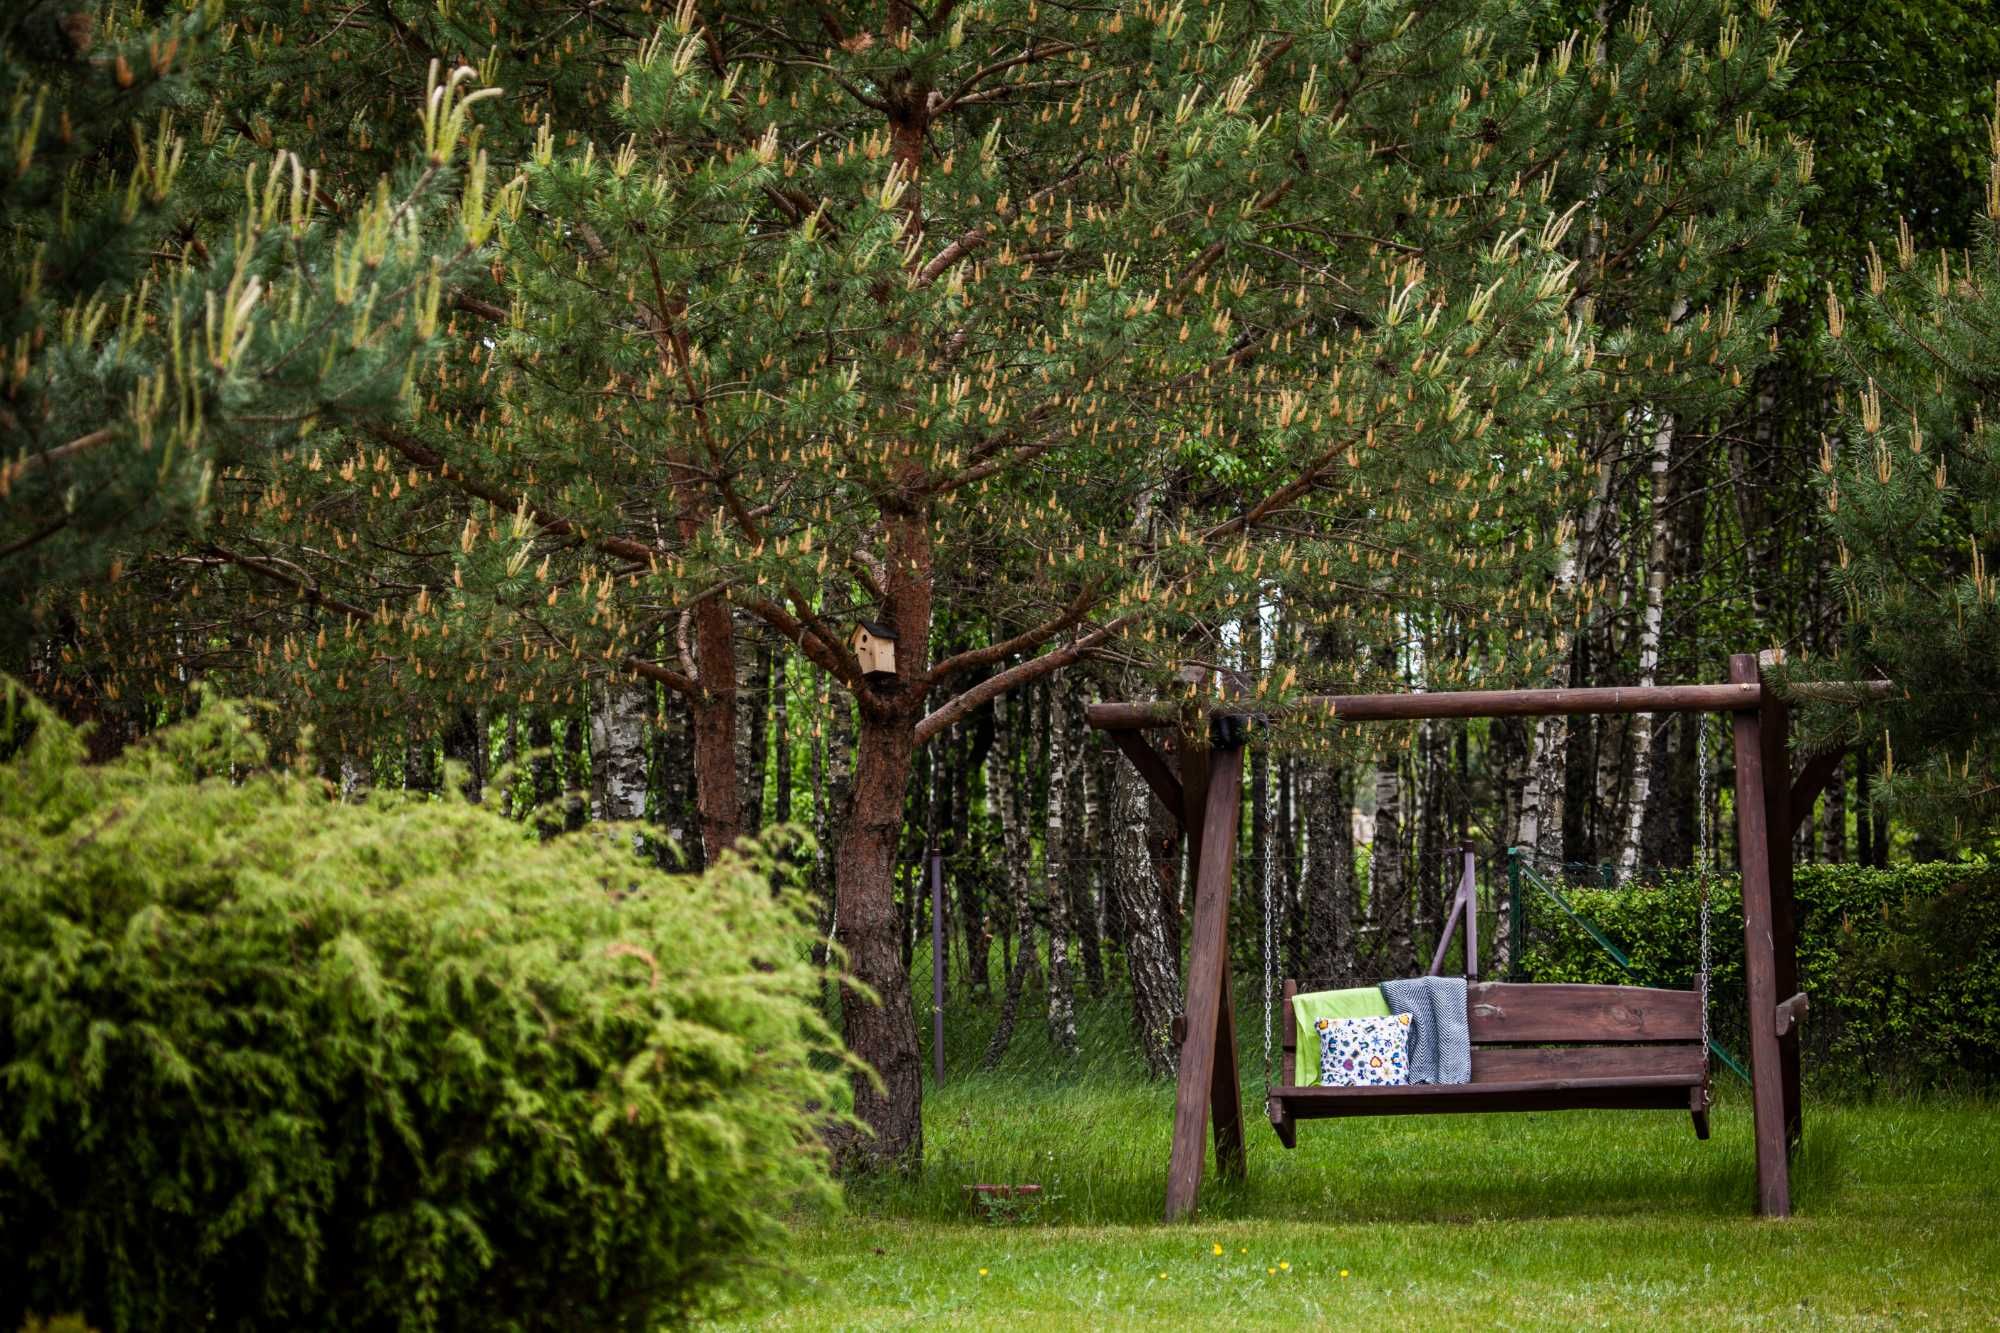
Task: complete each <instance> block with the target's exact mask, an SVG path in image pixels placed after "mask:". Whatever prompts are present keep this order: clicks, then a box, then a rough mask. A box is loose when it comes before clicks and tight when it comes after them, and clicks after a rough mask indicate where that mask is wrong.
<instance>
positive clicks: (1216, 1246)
mask: <svg viewBox="0 0 2000 1333" xmlns="http://www.w3.org/2000/svg"><path fill="white" fill-rule="evenodd" d="M1210 1248H1211V1249H1213V1250H1214V1251H1215V1252H1216V1253H1217V1254H1221V1253H1222V1242H1221V1241H1217V1242H1216V1243H1215V1244H1214V1245H1212V1246H1211V1247H1210Z"/></svg>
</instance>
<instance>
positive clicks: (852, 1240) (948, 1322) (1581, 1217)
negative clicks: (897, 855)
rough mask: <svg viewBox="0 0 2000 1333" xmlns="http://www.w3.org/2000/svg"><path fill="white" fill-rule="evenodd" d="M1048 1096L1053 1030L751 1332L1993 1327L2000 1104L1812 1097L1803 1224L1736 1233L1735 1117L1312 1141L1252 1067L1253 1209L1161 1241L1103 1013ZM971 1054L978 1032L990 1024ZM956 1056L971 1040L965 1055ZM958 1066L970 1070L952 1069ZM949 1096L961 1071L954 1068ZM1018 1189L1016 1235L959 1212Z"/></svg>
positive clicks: (869, 1190)
mask: <svg viewBox="0 0 2000 1333" xmlns="http://www.w3.org/2000/svg"><path fill="white" fill-rule="evenodd" d="M1090 1008H1091V1009H1092V1010H1095V1012H1087V1013H1086V1014H1085V1016H1084V1033H1083V1035H1084V1049H1083V1052H1082V1054H1081V1056H1080V1057H1079V1059H1078V1060H1077V1062H1076V1063H1075V1064H1074V1065H1073V1066H1071V1067H1070V1069H1069V1070H1068V1072H1066V1073H1065V1074H1064V1075H1062V1076H1060V1077H1058V1076H1053V1075H1051V1073H1050V1072H1049V1071H1050V1068H1051V1065H1050V1063H1049V1054H1048V1049H1047V1041H1046V1036H1045V1034H1044V1032H1043V1031H1042V1027H1043V1025H1042V1023H1041V1021H1040V1011H1039V1009H1038V1008H1034V1009H1031V1008H1029V1007H1028V1006H1027V1005H1024V1006H1023V1009H1024V1013H1023V1021H1022V1024H1021V1033H1020V1037H1019V1038H1018V1039H1017V1041H1016V1044H1015V1045H1016V1049H1015V1050H1013V1051H1011V1052H1010V1053H1009V1057H1008V1059H1007V1060H1006V1061H1004V1062H1003V1063H1002V1065H1001V1067H1000V1068H999V1069H998V1070H996V1071H994V1072H992V1073H984V1072H980V1073H972V1072H966V1073H959V1074H957V1075H955V1076H952V1077H949V1078H948V1079H947V1081H946V1083H945V1085H944V1086H943V1087H942V1088H941V1089H936V1090H933V1091H932V1092H931V1094H930V1095H929V1097H928V1098H927V1099H926V1103H925V1116H924V1123H925V1144H926V1151H925V1166H924V1169H923V1170H922V1172H921V1173H919V1174H918V1175H916V1176H913V1177H910V1178H906V1179H899V1180H893V1181H888V1182H865V1183H862V1184H859V1185H857V1186H855V1187H853V1188H851V1189H850V1190H849V1192H848V1202H847V1208H846V1211H845V1212H844V1213H842V1214H841V1215H839V1216H837V1217H826V1218H812V1219H801V1223H800V1226H799V1229H798V1230H797V1232H796V1233H795V1237H794V1246H793V1249H792V1251H791V1255H790V1264H791V1266H792V1268H793V1270H794V1274H795V1277H796V1281H795V1283H794V1284H793V1285H792V1286H791V1287H790V1288H789V1289H788V1291H787V1292H786V1294H785V1296H784V1297H783V1299H782V1300H781V1301H780V1302H779V1303H778V1304H777V1305H776V1306H774V1307H772V1308H769V1309H766V1310H764V1311H762V1312H760V1313H759V1314H758V1315H757V1316H756V1318H755V1319H754V1320H751V1321H747V1322H749V1323H752V1324H754V1325H756V1326H760V1327H771V1328H794V1329H813V1330H816V1331H822V1330H832V1329H888V1328H920V1327H921V1328H931V1327H946V1328H1006V1329H1012V1330H1020V1329H1040V1328H1079V1329H1081V1328H1091V1329H1096V1328H1155V1327H1157V1328H1243V1329H1251V1328H1282V1327H1287V1326H1290V1327H1306V1328H1349V1327H1353V1328H1376V1327H1409V1328H1419V1329H1431V1328H1524V1329H1525V1328H1537V1329H1540V1328H1641V1327H1643V1328H1647V1329H1677V1328H1690V1329H1692V1328H1739V1327H1767V1328H1786V1329H1791V1328H1888V1327H1897V1326H1902V1327H1907V1326H1920V1327H1926V1328H1991V1327H1994V1326H1995V1325H1996V1322H2000V1225H1996V1223H2000V1105H1997V1104H1995V1103H1992V1102H1987V1101H1978V1100H1952V1099H1934V1100H1933V1099H1927V1100H1921V1101H1898V1100H1877V1101H1871V1102H1865V1103H1842V1102H1830V1101H1828V1100H1827V1099H1826V1098H1824V1097H1822V1098H1817V1099H1816V1098H1813V1097H1811V1096H1809V1097H1808V1099H1807V1103H1806V1114H1807V1124H1806V1140H1805V1146H1804V1148H1803V1149H1802V1150H1801V1152H1800V1155H1799V1157H1798V1159H1797V1160H1796V1162H1795V1163H1794V1167H1793V1176H1792V1193H1793V1199H1794V1202H1795V1206H1796V1209H1797V1214H1798V1215H1797V1216H1796V1217H1794V1218H1792V1219H1791V1220H1789V1221H1785V1222H1768V1221H1760V1220H1758V1219H1756V1218H1754V1217H1752V1216H1751V1215H1750V1208H1751V1202H1752V1199H1753V1196H1754V1158H1753V1151H1752V1145H1751V1137H1750V1105H1749V1098H1748V1096H1747V1094H1746V1093H1744V1092H1743V1090H1742V1089H1741V1088H1740V1087H1739V1086H1737V1085H1735V1084H1734V1083H1733V1082H1729V1083H1726V1084H1725V1085H1724V1086H1722V1087H1721V1088H1720V1090H1719V1091H1720V1097H1719V1102H1718V1105H1717V1106H1716V1109H1715V1113H1714V1121H1715V1133H1714V1137H1713V1138H1712V1139H1710V1140H1709V1141H1708V1142H1706V1143H1702V1142H1698V1141H1697V1140H1696V1139H1695V1138H1694V1135H1693V1133H1692V1131H1691V1129H1690V1127H1689V1124H1688V1118H1687V1116H1686V1115H1685V1114H1684V1113H1671V1112H1653V1111H1648V1112H1568V1113H1563V1114H1555V1115H1508V1116H1427V1117H1402V1118H1391V1119H1379V1120H1350V1121H1329V1122H1322V1123H1318V1124H1308V1125H1305V1126H1303V1127H1302V1128H1301V1130H1300V1134H1299V1147H1298V1149H1297V1150H1296V1151H1294V1152H1286V1151H1285V1150H1284V1149H1283V1148H1281V1147H1280V1146H1279V1144H1278V1142H1277V1138H1276V1136H1275V1135H1273V1134H1272V1133H1271V1132H1270V1130H1269V1129H1268V1128H1267V1127H1266V1126H1265V1124H1264V1120H1263V1115H1262V1107H1261V1100H1262V1069H1261V1062H1260V1041H1261V1034H1260V1031H1259V1025H1260V1020H1259V1019H1258V1018H1257V1017H1256V1016H1255V1015H1253V1014H1251V1013H1249V1012H1247V1011H1239V1019H1238V1021H1239V1024H1240V1027H1241V1032H1242V1037H1243V1043H1244V1048H1245V1065H1246V1066H1247V1067H1248V1068H1247V1069H1246V1080H1245V1088H1244V1092H1245V1117H1246V1123H1247V1124H1248V1126H1249V1131H1250V1133H1251V1134H1252V1135H1253V1137H1252V1138H1251V1140H1250V1154H1249V1160H1250V1170H1249V1178H1248V1180H1247V1181H1246V1182H1244V1183H1242V1184H1240V1185H1235V1186H1230V1185H1227V1184H1226V1183H1224V1182H1221V1181H1218V1180H1217V1179H1215V1177H1214V1175H1213V1171H1212V1169H1211V1172H1210V1177H1209V1180H1208V1182H1207V1183H1206V1185H1205V1186H1204V1189H1203V1195H1202V1207H1201V1213H1200V1217H1199V1220H1197V1221H1195V1222H1193V1223H1191V1224H1187V1225H1176V1226H1167V1225H1163V1224H1161V1223H1160V1222H1159V1220H1158V1219H1159V1208H1160V1203H1161V1192H1162V1189H1163V1183H1164V1179H1165V1168H1166V1160H1167V1146H1168V1137H1169V1135H1168V1128H1169V1123H1170V1121H1171V1118H1172V1106H1173V1091H1172V1088H1171V1086H1170V1085H1162V1084H1152V1083H1148V1082H1146V1081H1145V1080H1144V1079H1143V1078H1141V1077H1139V1076H1138V1074H1137V1071H1136V1069H1135V1068H1134V1067H1133V1064H1134V1062H1133V1061H1132V1060H1131V1058H1130V1057H1129V1055H1128V1054H1127V1052H1126V1051H1125V1050H1124V1049H1123V1047H1124V1044H1125V1042H1124V1038H1123V1036H1122V1035H1121V1034H1122V1026H1121V1025H1120V1024H1119V1023H1118V1021H1117V1014H1116V1012H1115V1010H1113V1009H1111V1008H1110V1007H1099V1006H1090ZM987 1026H990V1024H988V1025H987ZM968 1035H970V1034H968ZM953 1045H954V1046H956V1045H957V1043H953ZM965 1045H966V1049H963V1050H957V1049H954V1050H952V1051H951V1052H950V1054H951V1055H952V1056H953V1057H954V1058H955V1060H956V1062H957V1063H956V1065H955V1067H956V1068H957V1069H960V1070H972V1069H976V1068H977V1066H978V1064H979V1059H978V1055H979V1052H978V1050H977V1049H976V1048H975V1046H974V1043H972V1042H970V1041H967V1042H966V1043H965ZM971 1183H1010V1184H1014V1183H1035V1184H1039V1185H1041V1186H1042V1187H1043V1192H1042V1194H1041V1195H1040V1196H1039V1198H1037V1199H1036V1200H1034V1201H1033V1202H1032V1203H1028V1204H1026V1205H1025V1206H1023V1207H1021V1208H1019V1209H1016V1210H1011V1211H1010V1213H1009V1214H1008V1215H1004V1216H995V1217H989V1218H986V1219H984V1220H981V1219H979V1218H976V1217H974V1216H973V1215H972V1212H971V1210H970V1209H969V1208H968V1207H967V1203H966V1200H965V1198H964V1196H963V1193H962V1190H961V1186H963V1185H966V1184H971Z"/></svg>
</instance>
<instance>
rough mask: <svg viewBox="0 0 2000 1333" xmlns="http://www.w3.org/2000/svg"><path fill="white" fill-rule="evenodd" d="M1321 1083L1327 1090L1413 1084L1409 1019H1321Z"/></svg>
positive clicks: (1395, 1015) (1398, 1017)
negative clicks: (1411, 1078) (1409, 1051)
mask: <svg viewBox="0 0 2000 1333" xmlns="http://www.w3.org/2000/svg"><path fill="white" fill-rule="evenodd" d="M1314 1026H1315V1027H1317V1028H1318V1029H1319V1081H1320V1084H1321V1086H1323V1087H1328V1088H1368V1087H1378V1088H1379V1087H1400V1086H1401V1085H1402V1084H1405V1083H1408V1082H1409V1081H1410V1062H1409V1055H1408V1048H1409V1044H1410V1016H1409V1015H1408V1014H1391V1015H1389V1016H1388V1017H1387V1018H1322V1019H1320V1020H1319V1021H1318V1022H1317V1023H1316V1024H1315V1025H1314Z"/></svg>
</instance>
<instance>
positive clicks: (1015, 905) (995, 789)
mask: <svg viewBox="0 0 2000 1333" xmlns="http://www.w3.org/2000/svg"><path fill="white" fill-rule="evenodd" d="M1020 705H1021V701H1020V700H1018V699H1017V700H1014V701H1012V702H1011V703H1010V704H1007V705H1005V706H1003V704H1002V701H1001V700H999V699H996V700H994V701H993V707H994V713H995V718H996V721H995V726H996V729H997V731H998V733H999V734H998V735H997V736H996V737H995V740H994V743H993V753H992V757H991V758H990V759H989V760H988V763H989V767H988V769H987V785H986V791H987V796H988V799H992V800H997V801H998V802H999V809H1000V811H1001V823H1000V835H1001V846H1002V848H1003V849H1004V852H1005V856H1004V860H1005V862H1006V882H1007V888H1008V900H1009V906H1008V911H1007V917H1008V919H1009V920H1011V921H1012V922H1013V934H1014V948H1015V953H1014V959H1013V962H1012V963H1011V964H1010V965H1009V966H1008V968H1007V985H1006V990H1005V993H1004V994H1003V995H1002V996H1001V999H1000V1017H999V1020H998V1022H996V1023H995V1024H994V1027H993V1036H992V1038H991V1039H990V1040H989V1041H988V1042H987V1043H986V1060H985V1063H986V1067H987V1068H988V1069H992V1068H994V1067H995V1066H997V1065H998V1064H999V1063H1000V1060H1001V1058H1002V1057H1003V1056H1005V1055H1006V1054H1007V1047H1008V1046H1009V1045H1011V1044H1012V1043H1013V1040H1014V1024H1015V1022H1016V1020H1017V1018H1018V1017H1019V1014H1020V1010H1021V994H1022V992H1023V991H1024V990H1026V988H1027V984H1028V977H1029V975H1030V974H1031V973H1032V972H1033V971H1034V970H1035V964H1036V962H1037V961H1038V960H1037V957H1036V952H1035V924H1034V919H1033V904H1032V901H1031V893H1032V877H1031V875H1030V874H1029V867H1028V860H1029V853H1028V830H1027V822H1026V819H1025V818H1024V815H1023V812H1022V809H1021V806H1022V800H1021V787H1022V785H1023V784H1022V781H1021V775H1020V772H1019V770H1018V769H1017V768H1016V767H1015V763H1014V757H1013V749H1014V743H1015V742H1018V741H1020V740H1022V739H1024V737H1023V735H1022V733H1023V732H1025V731H1026V728H1025V727H1022V726H1019V725H1018V720H1017V719H1016V718H1015V717H1013V716H1011V715H1014V714H1016V713H1017V712H1018V710H1019V708H1020ZM1010 721H1015V722H1016V725H1013V726H1009V725H1007V724H1008V723H1009V722H1010Z"/></svg>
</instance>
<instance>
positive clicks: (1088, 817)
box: [1063, 690, 1104, 997]
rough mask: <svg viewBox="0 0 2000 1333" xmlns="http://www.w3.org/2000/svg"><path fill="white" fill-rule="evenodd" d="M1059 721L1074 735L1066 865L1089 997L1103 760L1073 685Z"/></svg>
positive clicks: (1098, 903) (1098, 980) (1093, 984)
mask: <svg viewBox="0 0 2000 1333" xmlns="http://www.w3.org/2000/svg"><path fill="white" fill-rule="evenodd" d="M1064 701H1065V707H1064V709H1063V726H1064V727H1065V728H1066V729H1067V730H1068V731H1069V733H1070V735H1072V736H1073V737H1075V740H1076V775H1075V777H1074V779H1073V780H1072V781H1071V783H1070V793H1071V796H1072V806H1073V809H1072V812H1071V818H1070V821H1069V827H1070V837H1069V852H1068V854H1067V855H1066V856H1065V858H1064V863H1065V865H1066V866H1067V868H1068V876H1069V890H1070V916H1071V919H1072V920H1074V921H1075V922H1076V932H1077V939H1078V942H1079V944H1080V946H1081V950H1082V955H1083V979H1084V984H1085V985H1087V986H1089V987H1090V993H1091V995H1092V996H1093V997H1098V996H1102V995H1103V994H1104V895H1103V894H1102V893H1100V892H1099V891H1098V888H1097V875H1098V871H1099V869H1100V866H1099V860H1100V858H1099V857H1098V856H1097V855H1096V849H1097V847H1098V846H1099V845H1100V844H1101V843H1102V841H1103V838H1102V836H1101V834H1100V832H1099V830H1101V829H1102V828H1103V827H1104V790H1103V773H1104V766H1103V765H1102V764H1101V763H1099V762H1098V760H1099V759H1100V755H1099V754H1098V750H1097V747H1096V746H1095V745H1093V744H1092V740H1093V737H1092V735H1091V733H1090V731H1089V729H1088V727H1087V725H1086V724H1085V722H1084V720H1083V708H1082V702H1083V701H1082V699H1081V698H1080V697H1078V695H1077V693H1076V692H1075V691H1074V690H1071V691H1068V692H1066V693H1065V695H1064Z"/></svg>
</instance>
